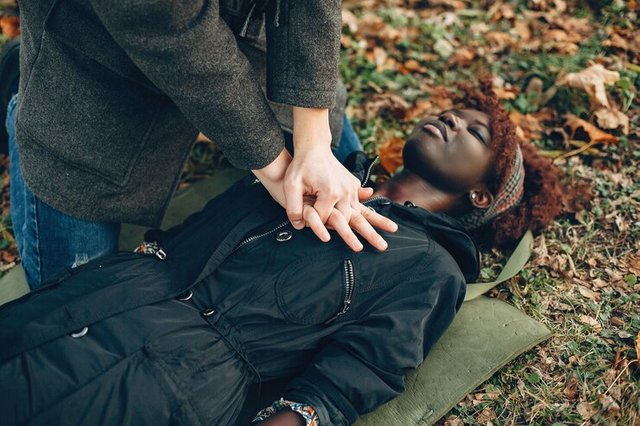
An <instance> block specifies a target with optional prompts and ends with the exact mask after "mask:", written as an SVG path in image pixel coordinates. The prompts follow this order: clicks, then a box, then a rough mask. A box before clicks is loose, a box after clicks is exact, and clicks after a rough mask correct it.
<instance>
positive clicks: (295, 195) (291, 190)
mask: <svg viewBox="0 0 640 426" xmlns="http://www.w3.org/2000/svg"><path fill="white" fill-rule="evenodd" d="M303 195H304V192H303V188H302V183H301V182H300V181H299V180H295V179H294V180H285V182H284V198H285V204H286V209H287V216H288V217H289V221H290V222H291V224H292V225H293V227H294V228H295V229H298V230H300V229H302V228H304V225H305V220H304V216H303V213H304V200H303Z"/></svg>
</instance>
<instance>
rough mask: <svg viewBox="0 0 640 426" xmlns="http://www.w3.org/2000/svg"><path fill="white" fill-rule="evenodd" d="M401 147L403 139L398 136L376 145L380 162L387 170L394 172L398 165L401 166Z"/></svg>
mask: <svg viewBox="0 0 640 426" xmlns="http://www.w3.org/2000/svg"><path fill="white" fill-rule="evenodd" d="M402 148H404V139H402V138H399V137H393V138H391V139H389V140H387V141H386V142H385V143H383V144H382V145H380V146H379V147H378V155H380V164H382V167H384V169H385V170H386V171H387V172H389V173H395V171H396V170H398V167H400V166H402V164H403V161H402Z"/></svg>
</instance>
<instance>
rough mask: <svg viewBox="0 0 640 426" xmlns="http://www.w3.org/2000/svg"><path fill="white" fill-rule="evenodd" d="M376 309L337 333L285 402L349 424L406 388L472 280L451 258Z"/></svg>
mask: <svg viewBox="0 0 640 426" xmlns="http://www.w3.org/2000/svg"><path fill="white" fill-rule="evenodd" d="M434 260H435V263H437V264H438V267H437V269H434V268H433V267H429V266H432V265H433V264H434V262H431V263H430V265H429V266H428V267H427V268H426V269H424V270H421V271H415V273H414V275H413V276H412V277H410V278H409V279H407V277H406V276H405V277H404V279H405V280H406V282H404V283H403V284H401V285H399V286H397V287H395V288H394V291H388V292H385V294H384V296H383V297H381V298H376V299H375V300H372V301H371V302H370V303H367V304H370V305H373V306H376V307H379V308H377V309H376V310H375V312H369V313H367V314H366V315H364V316H363V318H364V319H363V320H361V321H358V322H355V323H352V324H349V325H346V326H344V327H343V328H341V329H340V330H339V331H337V332H336V333H335V334H333V335H332V336H331V340H330V341H329V342H328V344H327V345H326V346H325V347H324V348H323V349H322V351H321V352H319V353H318V354H317V355H316V356H315V358H314V359H313V361H312V363H311V364H310V365H309V366H308V367H307V369H306V371H305V372H304V373H303V374H302V375H301V376H299V377H297V378H295V379H293V380H292V382H291V383H290V385H289V387H288V390H287V391H286V392H285V395H284V398H285V399H287V400H292V401H301V402H304V403H307V404H309V405H311V406H312V407H313V408H314V410H315V412H316V413H317V415H318V418H319V419H320V421H319V424H320V425H349V424H352V423H353V422H355V420H356V418H357V417H358V416H359V415H361V414H364V413H367V412H370V411H373V410H374V409H376V408H377V407H378V406H380V405H382V404H383V403H385V402H387V401H389V400H390V399H392V398H394V397H396V396H398V395H399V394H400V393H402V392H403V391H404V374H405V373H407V372H408V370H410V369H413V368H416V367H417V366H418V365H420V363H421V362H422V361H423V360H424V357H425V356H426V355H427V353H428V352H429V350H430V349H431V347H432V346H433V344H434V343H435V342H436V341H437V340H438V338H439V337H440V336H441V335H442V333H443V332H444V331H445V329H446V328H447V327H448V326H449V324H450V323H451V321H452V320H453V317H454V316H455V314H456V312H457V310H458V308H459V307H460V305H461V304H462V301H463V299H464V293H465V281H464V278H463V276H462V274H461V273H460V270H459V268H458V267H457V265H456V264H455V262H454V261H453V259H452V258H451V257H450V256H448V254H447V256H443V257H439V256H436V259H434Z"/></svg>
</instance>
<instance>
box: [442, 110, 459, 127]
mask: <svg viewBox="0 0 640 426" xmlns="http://www.w3.org/2000/svg"><path fill="white" fill-rule="evenodd" d="M440 120H441V121H443V122H444V123H445V124H446V125H447V126H449V127H450V128H451V130H453V131H456V132H457V131H458V130H460V127H461V123H460V118H459V117H458V116H456V115H455V114H454V113H452V112H451V111H447V112H445V113H444V114H442V115H441V116H440Z"/></svg>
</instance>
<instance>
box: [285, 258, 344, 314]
mask: <svg viewBox="0 0 640 426" xmlns="http://www.w3.org/2000/svg"><path fill="white" fill-rule="evenodd" d="M356 275H357V274H356V264H355V262H354V260H352V259H344V258H336V257H334V258H331V259H328V260H326V261H325V260H324V259H322V260H321V261H318V260H315V261H312V260H310V259H308V258H305V259H301V260H299V261H297V262H295V264H294V265H292V266H289V267H288V268H287V269H286V270H285V272H283V273H282V274H281V275H280V277H279V278H278V281H277V283H276V297H277V300H278V307H279V308H280V311H281V312H282V314H283V315H284V317H285V318H286V319H287V320H288V321H290V322H292V323H296V324H304V325H316V324H329V323H331V322H333V321H335V320H337V319H338V318H339V317H341V316H343V315H345V314H346V313H347V311H348V310H349V308H350V307H351V304H352V302H353V297H354V294H355V291H356V287H357V278H356Z"/></svg>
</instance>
